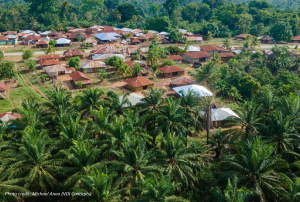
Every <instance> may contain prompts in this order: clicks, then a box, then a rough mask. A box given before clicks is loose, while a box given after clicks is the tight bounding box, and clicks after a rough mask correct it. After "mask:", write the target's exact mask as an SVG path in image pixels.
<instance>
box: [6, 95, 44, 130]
mask: <svg viewBox="0 0 300 202" xmlns="http://www.w3.org/2000/svg"><path fill="white" fill-rule="evenodd" d="M13 113H16V114H19V115H21V116H22V118H21V119H16V120H14V121H12V125H16V126H17V128H18V129H21V130H24V129H25V128H27V127H29V128H37V129H41V128H42V127H43V121H41V119H42V106H41V104H39V103H37V102H36V100H35V99H34V98H28V99H27V100H23V101H22V105H21V108H18V109H14V110H13Z"/></svg>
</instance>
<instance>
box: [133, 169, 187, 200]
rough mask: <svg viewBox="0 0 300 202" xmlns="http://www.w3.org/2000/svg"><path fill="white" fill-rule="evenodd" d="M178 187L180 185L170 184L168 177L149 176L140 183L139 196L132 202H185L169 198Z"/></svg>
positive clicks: (176, 198) (174, 197)
mask: <svg viewBox="0 0 300 202" xmlns="http://www.w3.org/2000/svg"><path fill="white" fill-rule="evenodd" d="M178 187H180V183H175V182H171V177H170V176H169V175H164V176H161V177H160V178H157V177H156V176H155V175H151V176H149V177H147V178H146V180H145V181H144V182H142V183H140V189H141V190H140V195H141V197H138V198H136V199H133V200H132V201H147V202H157V201H161V202H168V201H170V202H171V201H177V202H187V200H185V199H183V198H181V197H177V196H174V195H173V196H170V195H171V194H172V193H174V192H175V190H176V188H178Z"/></svg>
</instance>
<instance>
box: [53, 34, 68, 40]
mask: <svg viewBox="0 0 300 202" xmlns="http://www.w3.org/2000/svg"><path fill="white" fill-rule="evenodd" d="M60 38H63V39H66V38H68V37H67V36H66V35H64V34H62V33H59V34H57V35H56V36H55V37H53V39H55V40H57V39H60Z"/></svg>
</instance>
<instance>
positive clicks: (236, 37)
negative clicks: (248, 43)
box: [234, 34, 254, 40]
mask: <svg viewBox="0 0 300 202" xmlns="http://www.w3.org/2000/svg"><path fill="white" fill-rule="evenodd" d="M247 35H250V34H239V35H236V36H235V37H234V38H235V40H245V39H246V37H247ZM250 36H251V37H254V36H252V35H250Z"/></svg>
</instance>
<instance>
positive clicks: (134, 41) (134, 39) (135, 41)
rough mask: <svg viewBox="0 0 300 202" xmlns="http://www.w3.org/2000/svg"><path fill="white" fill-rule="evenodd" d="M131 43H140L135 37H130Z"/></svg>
mask: <svg viewBox="0 0 300 202" xmlns="http://www.w3.org/2000/svg"><path fill="white" fill-rule="evenodd" d="M130 43H131V45H139V44H140V43H141V41H140V40H138V39H137V38H131V42H130Z"/></svg>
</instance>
